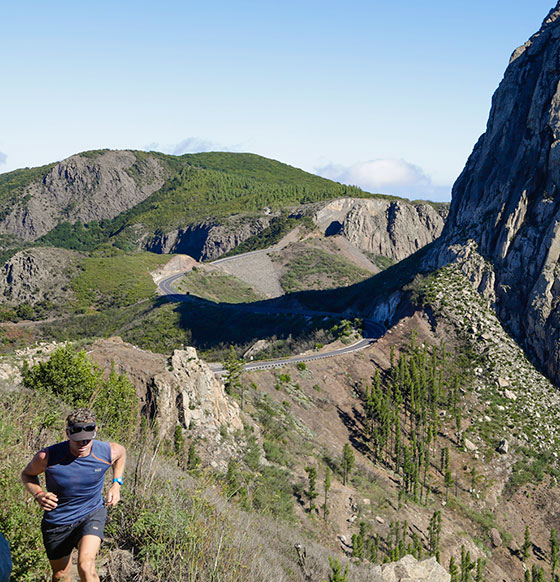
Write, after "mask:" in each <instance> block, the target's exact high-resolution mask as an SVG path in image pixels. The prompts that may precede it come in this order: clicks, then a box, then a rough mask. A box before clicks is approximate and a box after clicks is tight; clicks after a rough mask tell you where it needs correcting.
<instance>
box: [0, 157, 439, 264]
mask: <svg viewBox="0 0 560 582" xmlns="http://www.w3.org/2000/svg"><path fill="white" fill-rule="evenodd" d="M337 198H344V199H346V200H347V202H346V203H345V206H346V212H345V214H346V215H348V212H349V211H350V209H351V207H352V205H353V204H354V203H353V202H352V200H357V199H364V198H366V199H370V200H371V202H372V203H374V202H375V203H376V204H377V209H376V210H374V211H370V212H369V214H370V215H372V216H373V215H379V216H380V217H381V220H379V219H376V220H377V222H375V223H374V224H372V225H371V227H370V230H371V228H375V229H379V228H381V229H385V228H386V229H387V231H388V232H389V234H391V233H392V232H393V231H394V230H395V227H394V224H398V223H399V222H400V223H401V224H400V227H399V228H400V229H401V230H402V229H403V228H405V229H408V231H409V233H410V235H409V238H412V241H411V245H412V246H410V248H407V249H404V247H403V248H400V249H399V251H398V252H396V253H392V254H394V255H395V256H394V257H393V258H400V256H398V255H399V254H402V253H403V252H404V253H406V252H408V254H410V252H413V251H414V250H416V248H418V246H422V245H423V244H425V242H426V240H427V241H428V242H429V241H430V240H433V238H434V237H435V236H438V235H439V233H440V231H441V228H442V226H443V220H442V216H443V217H444V216H445V212H446V205H441V204H440V205H435V206H429V205H426V204H415V205H412V206H411V205H410V203H408V202H407V201H404V200H403V199H398V198H395V197H390V196H382V195H374V194H369V193H367V192H363V191H361V190H359V189H358V188H355V187H351V186H343V185H341V184H338V183H335V182H332V181H330V180H327V179H325V178H320V177H319V176H315V175H313V174H309V173H306V172H303V171H302V170H298V169H296V168H293V167H291V166H288V165H286V164H282V163H280V162H277V161H274V160H269V159H266V158H263V157H260V156H256V155H253V154H233V153H221V152H214V153H205V154H186V155H184V156H180V157H176V156H169V155H164V154H159V153H155V152H150V153H146V152H139V151H109V150H100V151H92V152H83V153H81V154H77V155H75V156H72V157H70V158H68V159H66V160H63V161H62V162H59V163H57V164H50V165H48V166H43V167H41V168H33V169H28V170H17V171H15V172H10V173H8V174H2V175H0V234H3V235H4V237H3V240H0V245H1V246H3V247H4V248H5V249H6V250H9V249H17V248H18V246H17V243H19V246H20V247H23V246H28V245H29V244H31V243H32V242H33V241H35V243H37V244H48V245H54V246H58V247H63V248H67V249H71V250H85V251H89V250H92V249H94V248H96V247H98V246H99V245H100V244H104V243H107V242H110V244H112V245H115V246H117V247H119V248H123V249H126V250H139V249H146V250H149V251H152V252H157V253H169V252H175V253H177V252H179V253H187V254H190V255H192V256H193V257H194V258H195V259H197V260H199V259H202V260H205V259H212V258H217V257H218V256H221V255H222V254H224V253H226V252H228V251H231V250H232V249H234V248H236V247H237V246H239V245H240V244H241V243H243V242H244V241H246V240H247V239H250V238H252V237H257V238H260V239H263V240H265V242H267V243H269V242H270V240H269V239H270V233H274V232H279V231H282V232H281V234H286V233H287V232H288V230H289V229H290V228H294V226H295V222H296V221H297V220H299V219H302V218H305V217H306V216H311V215H314V214H316V213H317V211H318V208H317V207H315V206H313V204H314V203H315V204H317V203H319V205H320V204H321V203H322V201H325V202H328V201H330V200H333V199H337ZM395 205H396V206H395ZM408 208H412V209H416V208H419V209H420V210H419V211H418V212H420V214H418V215H417V216H416V217H415V220H414V222H413V223H411V224H408V225H406V224H403V222H404V223H405V222H406V220H405V221H403V220H402V217H403V216H406V215H407V213H406V211H404V213H403V209H408ZM390 209H391V210H390ZM384 213H385V214H387V217H384ZM339 214H340V213H339ZM361 214H362V217H361V218H360V220H361V228H363V223H364V213H363V212H362V213H361ZM367 214H368V212H366V213H365V215H367ZM412 214H413V215H416V214H417V212H416V211H415V210H413V212H412ZM440 215H441V216H440ZM399 216H400V221H399ZM323 221H324V219H323ZM346 222H347V225H346V227H345V233H346V234H348V236H349V237H350V238H351V237H352V234H351V232H348V229H349V227H348V225H350V224H351V223H352V219H350V220H347V221H346ZM369 222H371V220H370V221H369ZM365 223H366V225H365V226H366V229H367V228H368V224H367V223H368V218H367V217H366V219H365ZM328 226H329V225H327V226H326V227H325V228H327V227H328ZM397 230H398V228H397ZM350 231H351V228H350ZM415 232H418V234H417V236H416V235H415ZM363 236H364V235H362V237H361V238H362V239H363ZM14 239H15V242H14ZM394 239H395V236H394V233H393V235H392V239H391V240H390V242H389V245H381V246H380V245H371V244H370V246H372V247H373V246H375V247H379V248H378V250H377V251H375V252H377V254H384V253H385V252H389V253H390V251H387V247H388V246H392V245H393V246H394V243H395V241H394ZM365 244H366V246H367V244H368V243H367V242H366V243H365ZM265 246H266V245H265ZM401 246H402V245H401ZM405 246H406V245H405ZM364 250H367V249H364ZM8 254H9V253H8ZM12 254H13V253H12ZM390 254H391V253H390ZM390 254H389V255H387V256H390Z"/></svg>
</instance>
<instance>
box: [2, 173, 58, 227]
mask: <svg viewBox="0 0 560 582" xmlns="http://www.w3.org/2000/svg"><path fill="white" fill-rule="evenodd" d="M55 165H56V164H48V165H47V166H40V167H38V168H24V169H21V170H14V171H13V172H6V173H5V174H0V220H4V218H6V216H8V214H9V213H10V212H11V211H12V210H13V209H14V206H21V205H23V204H24V203H25V202H26V201H27V199H26V198H25V196H24V195H23V193H24V191H25V189H26V188H27V186H29V185H30V184H31V183H32V182H41V181H43V179H44V177H45V176H46V175H47V174H48V172H49V171H50V170H51V169H52V168H53V167H54V166H55Z"/></svg>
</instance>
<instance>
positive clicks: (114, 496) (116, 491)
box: [106, 483, 121, 507]
mask: <svg viewBox="0 0 560 582" xmlns="http://www.w3.org/2000/svg"><path fill="white" fill-rule="evenodd" d="M120 500H121V486H120V485H119V484H118V483H113V484H112V485H111V487H109V491H107V500H106V505H107V506H108V507H112V506H113V505H116V504H117V503H118V502H119V501H120Z"/></svg>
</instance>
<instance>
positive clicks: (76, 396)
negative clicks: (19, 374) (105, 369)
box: [23, 345, 102, 406]
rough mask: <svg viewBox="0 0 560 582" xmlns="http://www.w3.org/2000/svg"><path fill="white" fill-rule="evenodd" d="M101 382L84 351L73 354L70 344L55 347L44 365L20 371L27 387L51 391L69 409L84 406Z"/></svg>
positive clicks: (74, 351)
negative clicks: (65, 403)
mask: <svg viewBox="0 0 560 582" xmlns="http://www.w3.org/2000/svg"><path fill="white" fill-rule="evenodd" d="M101 382H102V374H101V370H100V369H99V368H97V367H96V366H94V364H93V363H92V362H91V361H90V360H89V359H88V357H87V354H86V352H85V350H80V351H79V352H77V351H76V350H75V348H74V347H72V346H71V345H66V346H63V347H61V348H57V349H56V350H55V351H54V352H53V353H52V354H51V356H50V358H49V359H48V360H47V361H46V362H39V363H38V364H36V365H35V366H33V367H31V368H29V367H27V366H24V369H23V383H24V385H25V386H26V387H27V388H31V389H33V390H38V391H45V392H51V393H53V394H56V395H57V396H59V397H60V398H62V399H63V400H65V401H66V402H68V404H71V405H72V406H87V405H88V403H89V400H90V398H91V396H92V394H93V393H94V392H95V391H96V389H97V388H98V386H99V385H100V384H101Z"/></svg>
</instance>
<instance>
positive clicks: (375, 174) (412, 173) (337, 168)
mask: <svg viewBox="0 0 560 582" xmlns="http://www.w3.org/2000/svg"><path fill="white" fill-rule="evenodd" d="M316 171H317V173H318V174H319V175H320V176H323V177H325V178H329V179H331V180H336V181H337V182H342V183H343V184H350V185H352V186H358V187H360V188H362V190H366V191H367V192H374V193H381V194H394V195H397V196H405V197H407V198H411V199H414V198H430V199H432V200H435V199H437V200H449V195H450V191H451V187H447V186H444V187H441V186H435V185H434V184H433V183H432V181H431V179H430V178H429V176H427V175H426V173H425V172H424V170H422V168H420V167H419V166H415V165H414V164H411V163H410V162H407V161H406V160H396V159H379V160H370V161H367V162H358V163H356V164H353V165H352V166H341V165H336V164H329V165H328V166H324V167H322V168H317V170H316Z"/></svg>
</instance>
